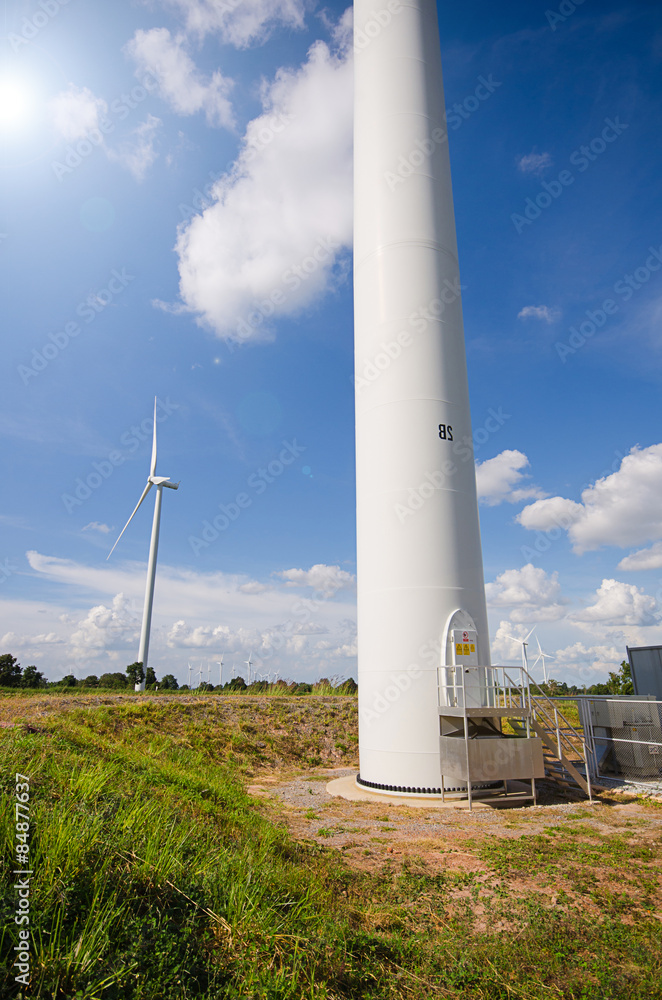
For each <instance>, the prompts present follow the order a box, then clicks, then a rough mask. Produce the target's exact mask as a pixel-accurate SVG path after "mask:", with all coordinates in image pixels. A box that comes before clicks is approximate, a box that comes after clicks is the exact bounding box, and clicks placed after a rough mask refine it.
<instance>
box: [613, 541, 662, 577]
mask: <svg viewBox="0 0 662 1000" xmlns="http://www.w3.org/2000/svg"><path fill="white" fill-rule="evenodd" d="M617 569H624V570H630V571H631V572H636V571H637V570H643V569H662V542H656V543H655V545H651V547H650V548H649V549H639V551H638V552H632V553H631V554H630V555H629V556H625V558H624V559H621V561H620V562H619V564H618V566H617Z"/></svg>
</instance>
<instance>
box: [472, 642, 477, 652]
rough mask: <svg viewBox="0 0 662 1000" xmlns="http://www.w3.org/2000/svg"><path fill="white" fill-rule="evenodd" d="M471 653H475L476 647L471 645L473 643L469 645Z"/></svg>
mask: <svg viewBox="0 0 662 1000" xmlns="http://www.w3.org/2000/svg"><path fill="white" fill-rule="evenodd" d="M471 652H472V653H475V652H476V647H475V645H474V644H473V642H472V643H471Z"/></svg>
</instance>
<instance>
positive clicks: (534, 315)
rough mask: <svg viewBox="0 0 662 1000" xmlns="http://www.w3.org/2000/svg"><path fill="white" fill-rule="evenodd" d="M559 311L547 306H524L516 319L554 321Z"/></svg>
mask: <svg viewBox="0 0 662 1000" xmlns="http://www.w3.org/2000/svg"><path fill="white" fill-rule="evenodd" d="M560 316H561V313H560V311H559V310H558V309H551V308H550V307H549V306H524V308H523V309H520V311H519V312H518V314H517V318H518V319H542V320H544V321H545V323H556V321H557V319H559V318H560Z"/></svg>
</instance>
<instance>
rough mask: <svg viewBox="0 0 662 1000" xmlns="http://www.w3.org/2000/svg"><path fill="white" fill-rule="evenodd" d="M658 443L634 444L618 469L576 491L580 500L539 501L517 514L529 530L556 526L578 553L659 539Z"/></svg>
mask: <svg viewBox="0 0 662 1000" xmlns="http://www.w3.org/2000/svg"><path fill="white" fill-rule="evenodd" d="M661 495H662V444H655V445H651V446H650V447H649V448H640V447H639V446H638V445H635V447H634V448H632V450H631V451H630V453H629V454H628V455H626V456H625V458H624V459H623V460H622V462H621V466H620V468H619V469H618V470H617V471H616V472H614V473H612V474H611V475H609V476H605V477H604V478H602V479H598V480H597V482H595V483H594V484H593V485H592V486H589V487H588V488H587V489H585V490H584V491H583V492H582V502H581V503H576V502H574V501H573V500H567V499H565V498H564V497H550V498H548V499H546V500H539V501H537V502H536V503H534V504H531V505H530V506H528V507H525V508H524V510H522V511H521V512H520V514H519V515H518V517H517V520H518V521H519V523H520V524H521V525H522V526H523V527H524V528H528V529H529V530H531V531H536V530H538V531H548V530H549V529H550V528H552V527H561V528H563V529H565V530H566V531H567V532H568V537H569V538H570V540H571V542H572V544H573V548H574V551H575V552H577V553H578V554H581V553H583V552H588V551H591V550H592V549H599V548H600V547H601V546H602V545H617V546H619V547H620V548H626V547H628V546H630V545H641V544H645V543H646V542H651V541H656V540H658V539H660V538H662V504H660V496H661Z"/></svg>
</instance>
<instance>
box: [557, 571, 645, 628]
mask: <svg viewBox="0 0 662 1000" xmlns="http://www.w3.org/2000/svg"><path fill="white" fill-rule="evenodd" d="M570 618H571V619H572V620H573V621H576V622H587V623H590V622H600V623H602V624H604V625H608V626H614V625H656V624H657V622H658V619H659V615H658V613H657V604H656V601H655V598H654V597H650V596H649V595H648V594H645V593H644V591H643V589H639V588H638V587H635V586H634V585H633V584H631V583H621V582H620V581H619V580H603V581H602V584H601V585H600V587H599V588H598V590H597V591H596V593H595V603H594V604H592V605H591V606H590V607H588V608H584V609H583V610H582V611H577V612H575V613H574V614H572V615H570Z"/></svg>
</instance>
